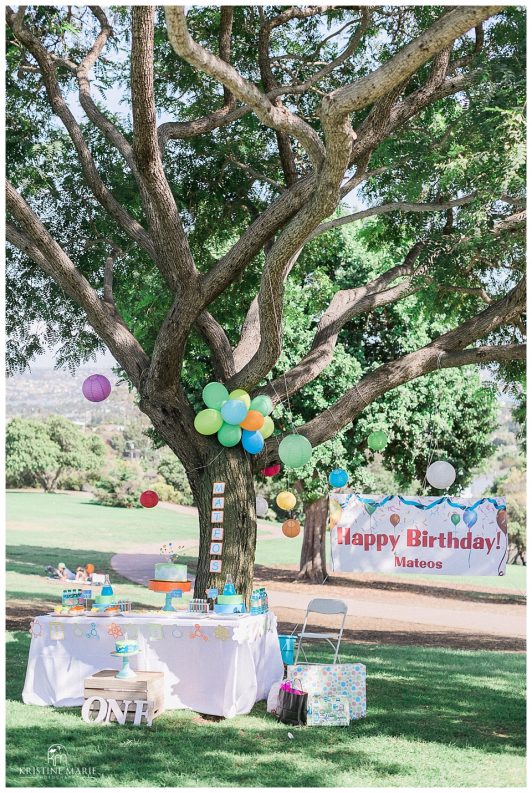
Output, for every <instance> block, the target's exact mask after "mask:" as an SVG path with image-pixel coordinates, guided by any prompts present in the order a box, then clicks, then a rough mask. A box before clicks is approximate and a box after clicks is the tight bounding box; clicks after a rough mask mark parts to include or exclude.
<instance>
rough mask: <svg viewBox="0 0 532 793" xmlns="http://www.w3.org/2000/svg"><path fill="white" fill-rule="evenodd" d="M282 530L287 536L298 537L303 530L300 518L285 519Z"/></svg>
mask: <svg viewBox="0 0 532 793" xmlns="http://www.w3.org/2000/svg"><path fill="white" fill-rule="evenodd" d="M282 530H283V534H284V536H285V537H297V535H298V534H299V532H300V531H301V524H300V522H299V521H298V520H295V519H294V518H290V519H289V520H285V522H284V523H283V525H282Z"/></svg>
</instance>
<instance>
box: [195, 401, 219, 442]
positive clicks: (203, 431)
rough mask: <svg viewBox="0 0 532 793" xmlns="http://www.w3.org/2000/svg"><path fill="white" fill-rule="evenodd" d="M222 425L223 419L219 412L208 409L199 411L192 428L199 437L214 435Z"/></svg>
mask: <svg viewBox="0 0 532 793" xmlns="http://www.w3.org/2000/svg"><path fill="white" fill-rule="evenodd" d="M222 424H223V419H222V416H221V414H220V411H219V410H213V409H212V408H208V409H207V410H200V412H199V413H198V415H197V416H196V418H195V419H194V427H195V429H196V431H197V432H199V434H200V435H214V433H215V432H218V430H219V429H220V427H221V426H222Z"/></svg>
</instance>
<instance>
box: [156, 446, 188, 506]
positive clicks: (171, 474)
mask: <svg viewBox="0 0 532 793" xmlns="http://www.w3.org/2000/svg"><path fill="white" fill-rule="evenodd" d="M157 473H159V474H160V476H161V477H162V478H163V479H164V481H165V482H166V484H167V485H170V486H171V487H172V488H173V490H174V492H175V493H176V494H177V495H178V496H179V501H175V503H176V504H192V503H193V499H192V491H191V490H190V485H189V483H188V479H187V475H186V473H185V469H184V468H183V466H182V464H181V463H180V462H179V460H178V459H177V457H176V456H175V454H171V453H168V454H165V455H163V457H161V459H160V461H159V465H158V466H157ZM171 500H173V499H171Z"/></svg>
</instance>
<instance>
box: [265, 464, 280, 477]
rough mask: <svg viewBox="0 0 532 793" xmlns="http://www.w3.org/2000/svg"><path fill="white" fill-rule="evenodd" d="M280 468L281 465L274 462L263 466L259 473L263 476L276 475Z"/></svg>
mask: <svg viewBox="0 0 532 793" xmlns="http://www.w3.org/2000/svg"><path fill="white" fill-rule="evenodd" d="M280 470H281V466H280V465H279V463H275V465H268V466H267V468H263V469H262V471H261V474H263V475H264V476H277V474H278V473H279V472H280Z"/></svg>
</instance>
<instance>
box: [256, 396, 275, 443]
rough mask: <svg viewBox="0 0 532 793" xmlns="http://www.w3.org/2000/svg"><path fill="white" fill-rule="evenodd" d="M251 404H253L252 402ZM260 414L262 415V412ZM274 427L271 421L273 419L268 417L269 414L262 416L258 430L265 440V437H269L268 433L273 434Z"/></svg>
mask: <svg viewBox="0 0 532 793" xmlns="http://www.w3.org/2000/svg"><path fill="white" fill-rule="evenodd" d="M251 404H253V402H252V403H251ZM254 409H255V408H254ZM262 415H263V416H264V413H263V414H262ZM274 429H275V425H274V423H273V420H272V419H271V418H270V416H264V424H263V425H262V427H261V428H260V430H259V432H260V434H261V435H262V437H263V438H264V440H266V438H269V437H270V435H272V434H273V431H274Z"/></svg>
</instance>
